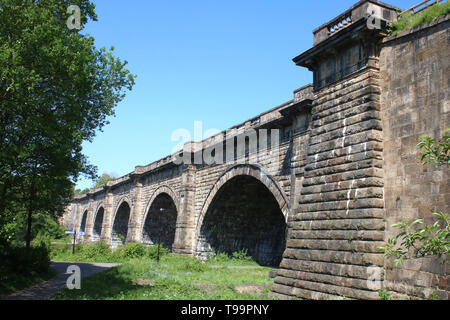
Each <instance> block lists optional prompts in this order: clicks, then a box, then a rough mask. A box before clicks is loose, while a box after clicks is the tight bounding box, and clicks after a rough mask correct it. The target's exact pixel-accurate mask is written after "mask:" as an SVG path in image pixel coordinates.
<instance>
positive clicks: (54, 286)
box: [2, 262, 119, 300]
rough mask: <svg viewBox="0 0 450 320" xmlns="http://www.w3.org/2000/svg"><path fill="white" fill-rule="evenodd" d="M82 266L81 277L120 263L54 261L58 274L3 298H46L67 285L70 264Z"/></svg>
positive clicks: (53, 265) (53, 266) (54, 267)
mask: <svg viewBox="0 0 450 320" xmlns="http://www.w3.org/2000/svg"><path fill="white" fill-rule="evenodd" d="M72 265H76V266H78V267H80V272H81V279H83V278H86V277H89V276H91V275H94V274H96V273H99V272H103V271H106V270H108V269H110V268H112V267H115V266H117V265H119V264H117V263H80V262H52V264H51V267H52V268H53V269H55V270H56V271H57V272H58V275H57V276H55V277H54V278H52V279H50V280H49V281H46V282H44V283H41V284H38V285H35V286H33V287H31V288H28V289H25V290H21V291H18V292H15V293H13V294H11V295H9V296H6V297H3V298H2V300H45V299H48V298H50V297H51V296H53V295H54V294H56V293H57V292H59V291H60V290H62V289H64V288H66V287H67V279H68V278H69V277H70V276H71V275H72V273H66V272H67V269H68V267H69V266H72Z"/></svg>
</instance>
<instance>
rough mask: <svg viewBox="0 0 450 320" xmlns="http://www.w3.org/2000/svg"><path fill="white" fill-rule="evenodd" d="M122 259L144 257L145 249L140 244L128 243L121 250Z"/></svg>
mask: <svg viewBox="0 0 450 320" xmlns="http://www.w3.org/2000/svg"><path fill="white" fill-rule="evenodd" d="M122 252H123V257H124V258H126V259H135V258H141V257H144V256H145V255H146V248H145V246H144V245H143V244H142V243H128V244H127V245H126V246H125V247H123V248H122Z"/></svg>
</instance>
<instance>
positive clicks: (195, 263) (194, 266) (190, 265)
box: [178, 258, 208, 272]
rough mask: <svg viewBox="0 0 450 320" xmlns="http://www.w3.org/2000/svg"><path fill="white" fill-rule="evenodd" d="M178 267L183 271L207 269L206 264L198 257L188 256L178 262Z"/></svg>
mask: <svg viewBox="0 0 450 320" xmlns="http://www.w3.org/2000/svg"><path fill="white" fill-rule="evenodd" d="M178 269H179V270H180V271H185V272H204V271H206V270H208V266H207V265H206V264H205V263H203V262H202V261H200V260H198V259H195V258H189V259H187V260H186V261H185V262H184V263H182V264H180V266H179V268H178Z"/></svg>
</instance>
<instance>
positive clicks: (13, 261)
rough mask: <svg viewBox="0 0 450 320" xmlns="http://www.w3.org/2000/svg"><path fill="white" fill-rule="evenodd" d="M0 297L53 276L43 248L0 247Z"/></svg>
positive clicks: (48, 259) (46, 252)
mask: <svg viewBox="0 0 450 320" xmlns="http://www.w3.org/2000/svg"><path fill="white" fill-rule="evenodd" d="M0 261H1V263H0V296H2V295H6V294H9V293H11V292H14V291H17V290H21V289H24V288H27V287H29V286H32V285H34V284H36V283H38V282H41V281H43V280H47V279H49V278H50V277H51V276H54V275H55V272H54V271H53V270H52V269H51V268H50V257H49V251H48V250H47V248H46V247H45V246H44V247H42V248H41V247H30V248H28V249H27V248H25V247H19V246H5V245H2V246H0Z"/></svg>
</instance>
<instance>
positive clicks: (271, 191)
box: [194, 164, 290, 264]
mask: <svg viewBox="0 0 450 320" xmlns="http://www.w3.org/2000/svg"><path fill="white" fill-rule="evenodd" d="M240 182H243V183H244V182H245V183H246V185H247V186H251V187H250V188H249V190H250V191H247V190H245V192H243V193H248V194H247V195H241V194H240V192H239V191H231V190H238V189H239V183H240ZM231 186H233V188H235V189H230V188H232V187H231ZM236 187H237V189H236ZM230 191H231V192H232V196H231V197H230V198H223V197H224V192H226V193H227V196H230V194H229V192H230ZM233 194H234V195H233ZM250 194H251V195H253V196H255V195H256V196H258V197H259V196H260V195H262V196H263V198H262V200H263V202H267V204H268V205H269V206H268V207H267V210H266V209H265V207H261V205H260V204H259V203H258V200H256V199H255V201H250V206H248V208H247V207H243V210H241V209H240V208H242V207H240V206H236V205H235V204H233V201H236V203H242V201H243V197H244V198H245V196H248V195H250ZM258 197H256V198H258ZM222 198H223V199H222ZM227 199H230V200H231V201H230V202H227ZM251 199H253V197H251ZM266 199H267V200H266ZM224 202H226V204H224V206H225V207H222V208H221V209H218V208H219V207H220V206H222V205H221V204H222V203H224ZM245 203H247V202H245ZM233 205H234V208H233ZM247 209H248V210H252V211H251V212H253V213H252V214H253V219H255V220H258V218H259V217H260V216H258V215H257V214H262V215H261V218H268V217H270V219H269V220H268V221H272V220H271V219H275V220H274V223H275V225H276V228H277V229H276V230H275V233H276V234H277V235H281V236H280V237H279V238H280V239H278V236H277V237H276V238H277V239H278V240H279V241H278V242H277V243H278V244H276V246H278V247H277V249H276V250H277V258H276V259H278V260H279V261H280V259H281V255H282V253H283V251H284V247H285V241H286V238H285V236H286V230H287V219H288V216H289V212H290V209H289V204H288V200H287V197H286V195H285V194H284V192H283V190H282V189H281V188H280V187H279V185H278V184H277V182H276V181H275V180H274V179H273V178H272V177H271V176H270V175H268V174H267V173H265V172H264V170H263V169H262V168H261V167H259V166H257V165H250V164H240V165H236V166H233V167H231V168H229V169H228V170H227V171H225V172H224V173H223V174H222V175H221V176H220V177H219V178H218V179H217V181H216V183H215V184H214V186H213V187H212V188H211V190H210V192H209V194H208V196H207V198H206V201H205V203H204V204H203V206H202V210H201V212H200V215H199V217H198V218H197V223H196V230H195V237H194V242H195V243H194V248H195V250H196V254H197V255H198V256H200V257H202V256H203V254H204V253H205V252H203V251H204V249H205V248H203V247H202V245H203V244H204V243H207V242H209V240H208V241H207V240H206V239H204V238H205V232H206V233H208V232H209V231H207V230H209V229H208V228H209V226H211V227H212V229H216V227H217V226H218V224H219V222H218V221H216V222H214V223H213V224H211V223H212V222H211V221H208V222H207V224H206V225H205V228H206V229H203V228H202V227H203V225H204V224H205V217H206V216H207V213H208V214H209V212H210V211H211V212H212V213H210V214H209V215H210V216H211V215H213V216H214V215H216V217H219V220H221V221H224V219H225V218H224V216H223V214H224V213H222V212H221V213H220V214H219V213H217V211H227V210H228V213H230V212H234V213H235V214H236V215H239V214H241V212H240V211H243V212H244V211H245V210H247ZM230 210H231V211H230ZM233 210H234V211H233ZM213 212H215V213H213ZM266 212H267V213H266ZM220 215H222V216H220ZM240 217H241V218H243V216H242V215H241V216H240ZM209 220H211V218H209ZM242 221H244V220H242ZM245 222H247V221H246V220H245ZM216 223H217V224H216ZM220 223H222V225H223V226H225V225H227V228H229V226H230V225H231V224H233V222H232V221H228V222H220ZM258 223H260V222H258ZM261 223H262V222H261ZM217 228H218V229H217V230H219V229H220V227H217ZM232 228H235V229H236V228H238V229H239V228H240V227H239V226H238V225H236V227H232ZM228 230H231V229H228ZM223 231H224V230H223V229H222V230H221V231H220V232H223ZM213 232H216V235H218V234H219V233H217V232H219V231H213ZM234 232H236V231H234ZM271 232H272V231H271ZM236 234H238V233H235V235H236ZM269 234H272V233H267V236H266V237H268V236H269ZM222 235H223V233H222ZM251 237H253V234H252V235H251V236H249V237H242V236H240V238H251ZM258 237H259V238H258ZM253 238H254V237H253ZM256 238H258V239H261V235H258V236H256ZM256 238H254V239H252V241H253V243H254V246H253V247H251V248H250V247H249V248H250V251H254V253H255V254H254V255H255V256H258V257H261V259H260V260H261V261H263V260H264V259H266V257H263V256H262V254H260V250H259V249H257V246H258V244H257V242H258V240H256ZM241 240H242V239H241ZM267 240H268V241H269V240H270V239H267ZM244 241H249V240H248V239H244ZM264 241H265V240H264ZM270 241H271V240H270ZM270 241H269V242H270ZM216 242H217V241H216ZM237 242H239V241H237ZM237 242H236V243H237ZM273 242H274V241H272V243H273ZM243 243H244V242H241V244H242V245H243V246H244V244H243ZM281 243H282V246H281ZM236 246H240V244H236ZM281 247H282V248H281ZM264 250H266V249H264ZM267 259H269V258H267ZM262 263H267V264H270V263H271V262H262ZM277 263H279V262H277Z"/></svg>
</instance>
